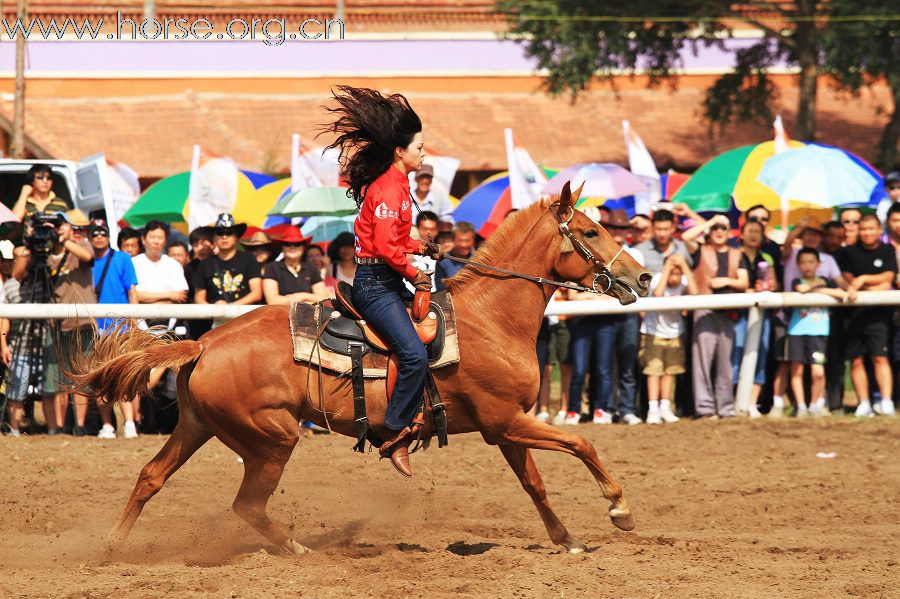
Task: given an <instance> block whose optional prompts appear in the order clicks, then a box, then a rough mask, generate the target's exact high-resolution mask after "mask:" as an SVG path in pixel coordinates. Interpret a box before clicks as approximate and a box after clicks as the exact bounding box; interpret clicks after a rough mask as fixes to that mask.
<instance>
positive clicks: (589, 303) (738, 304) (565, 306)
mask: <svg viewBox="0 0 900 599" xmlns="http://www.w3.org/2000/svg"><path fill="white" fill-rule="evenodd" d="M888 305H900V291H864V292H860V293H859V297H858V298H857V300H856V302H854V303H847V302H840V301H838V300H836V299H835V298H833V297H830V296H827V295H822V294H817V293H806V294H803V293H773V292H762V293H728V294H721V295H694V296H682V297H674V298H666V297H649V298H641V299H639V300H638V301H636V302H635V303H633V304H630V305H628V306H621V305H619V302H618V301H615V300H612V299H599V300H585V301H571V302H554V303H553V304H551V305H550V306H548V308H547V311H546V314H547V315H548V316H550V315H554V314H555V315H567V316H584V315H591V314H633V313H636V312H659V311H667V310H701V309H713V310H736V309H747V310H748V317H747V336H746V341H745V345H744V356H743V359H742V360H741V368H740V371H739V375H738V385H737V393H736V395H735V409H736V410H738V411H746V410H747V409H748V407H749V402H750V396H751V390H752V388H753V378H754V373H755V372H756V362H757V358H758V348H759V338H760V335H761V333H762V319H761V316H762V311H763V310H777V309H781V308H797V307H804V306H832V307H853V306H888ZM258 307H259V306H222V305H208V304H207V305H197V304H184V305H179V304H0V318H11V319H14V320H20V319H64V318H73V317H81V318H153V319H167V318H178V319H187V320H191V319H208V318H217V319H229V318H237V317H238V316H241V315H243V314H246V313H247V312H250V311H251V310H255V309H256V308H258Z"/></svg>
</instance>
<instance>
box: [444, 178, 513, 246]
mask: <svg viewBox="0 0 900 599" xmlns="http://www.w3.org/2000/svg"><path fill="white" fill-rule="evenodd" d="M504 192H505V193H504ZM510 210H512V196H511V195H510V193H509V174H508V173H506V172H503V173H497V174H496V175H493V176H491V177H488V178H487V179H485V180H484V181H482V182H481V184H479V185H478V186H476V187H475V188H473V189H472V190H471V191H469V193H467V194H466V195H464V196H463V197H462V199H460V201H459V205H458V206H457V207H456V209H454V210H453V220H455V221H456V222H463V221H465V222H469V223H472V224H473V225H474V226H475V230H476V231H478V234H479V235H481V236H482V237H487V236H489V235H490V233H493V232H494V229H496V227H497V226H499V223H500V222H503V218H504V217H505V216H506V214H507V213H508V212H509V211H510ZM489 220H490V221H491V223H492V224H491V225H490V227H488V228H490V232H488V231H487V229H485V232H484V233H483V232H482V231H481V229H482V227H483V226H484V224H485V223H486V222H488V221H489ZM485 233H487V235H485Z"/></svg>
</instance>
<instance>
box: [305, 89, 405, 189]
mask: <svg viewBox="0 0 900 599" xmlns="http://www.w3.org/2000/svg"><path fill="white" fill-rule="evenodd" d="M338 90H339V91H340V92H341V93H334V92H332V95H333V96H334V100H335V101H336V102H337V103H338V106H337V107H335V108H329V107H327V106H323V108H324V109H325V110H327V111H328V112H331V113H334V114H336V115H337V117H338V118H337V120H335V121H334V122H333V123H327V124H323V125H320V133H319V135H321V134H322V133H325V132H331V133H336V134H337V135H338V138H337V139H336V140H334V143H332V144H331V145H330V146H328V147H327V148H326V149H331V148H340V150H341V154H340V164H341V166H342V170H343V173H344V178H345V179H346V180H347V181H348V182H349V183H350V190H349V191H348V192H347V195H348V196H350V197H352V198H353V199H354V200H355V201H356V205H357V206H362V203H363V199H364V198H365V192H364V189H365V188H366V187H367V186H369V185H370V184H371V183H372V182H373V181H375V179H377V178H378V177H379V176H381V175H382V174H383V173H384V172H385V171H387V169H388V168H390V166H391V164H393V163H394V148H398V147H400V148H405V147H406V146H408V145H409V144H411V143H412V140H413V137H415V135H416V133H419V132H420V131H422V121H421V119H419V115H417V114H416V112H415V111H414V110H413V109H412V107H411V106H410V105H409V101H407V99H406V98H405V97H404V96H402V95H400V94H391V95H390V96H384V95H382V94H381V93H379V92H377V91H375V90H374V89H368V88H364V87H350V86H349V85H339V86H338ZM317 137H318V136H317Z"/></svg>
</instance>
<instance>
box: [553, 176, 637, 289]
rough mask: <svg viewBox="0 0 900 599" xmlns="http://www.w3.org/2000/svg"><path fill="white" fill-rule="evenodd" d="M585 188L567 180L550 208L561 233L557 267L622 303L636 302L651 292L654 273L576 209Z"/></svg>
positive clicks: (571, 278)
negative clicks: (575, 187) (648, 270)
mask: <svg viewBox="0 0 900 599" xmlns="http://www.w3.org/2000/svg"><path fill="white" fill-rule="evenodd" d="M583 187H584V184H582V185H581V187H579V188H578V189H576V190H575V191H574V192H572V191H571V189H570V187H569V183H568V182H566V184H565V185H564V186H563V189H562V192H561V193H560V195H559V199H558V200H557V201H555V202H553V203H551V204H550V205H549V207H548V209H549V210H550V212H551V214H552V215H553V217H554V218H555V219H556V221H557V222H558V223H559V232H560V235H561V240H560V250H559V257H558V258H557V259H556V262H555V263H554V265H553V269H554V270H555V271H556V273H557V274H558V275H559V276H560V277H562V278H563V279H564V280H566V281H572V282H575V283H578V284H579V285H582V286H584V287H589V288H591V289H593V290H594V291H596V292H597V293H605V294H607V295H611V296H612V297H614V298H616V299H618V300H619V303H621V304H622V305H625V304H630V303H633V302H634V301H635V300H636V299H637V298H636V297H635V296H636V295H639V296H641V297H645V296H646V295H647V293H648V292H649V290H650V278H651V275H650V273H649V272H647V269H646V268H644V267H643V266H641V265H640V264H638V262H637V260H635V259H634V258H632V257H631V256H630V255H629V254H628V252H625V251H623V248H622V246H621V245H619V244H618V243H616V242H615V240H614V239H613V238H612V235H610V234H609V232H608V231H607V230H606V229H604V228H603V227H602V226H600V225H599V224H597V223H595V222H594V221H592V220H591V219H590V218H588V217H587V216H585V214H584V213H583V212H581V211H580V210H576V209H575V202H577V201H578V197H579V196H580V195H581V189H582V188H583Z"/></svg>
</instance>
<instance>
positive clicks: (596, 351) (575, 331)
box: [568, 316, 615, 412]
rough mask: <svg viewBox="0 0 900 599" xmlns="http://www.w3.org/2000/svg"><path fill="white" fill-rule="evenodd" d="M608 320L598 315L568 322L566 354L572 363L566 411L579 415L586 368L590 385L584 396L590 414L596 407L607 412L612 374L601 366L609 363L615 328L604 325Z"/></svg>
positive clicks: (608, 369) (610, 361)
mask: <svg viewBox="0 0 900 599" xmlns="http://www.w3.org/2000/svg"><path fill="white" fill-rule="evenodd" d="M608 321H609V319H608V318H605V317H602V316H582V317H580V318H574V319H572V320H570V321H569V331H570V332H571V335H572V341H571V348H570V351H569V357H570V358H571V360H572V384H571V386H570V387H569V407H568V411H569V412H581V394H582V391H583V390H584V377H585V375H587V374H588V367H589V366H590V375H591V385H590V386H589V388H588V395H589V400H590V405H591V411H592V412H593V410H595V409H598V408H599V409H601V410H604V411H606V410H607V409H609V397H610V395H611V394H612V372H611V369H610V368H608V367H604V365H608V364H611V363H612V347H613V344H614V343H615V328H613V327H610V326H608ZM591 358H593V360H591ZM589 362H590V365H589V364H588V363H589Z"/></svg>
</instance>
